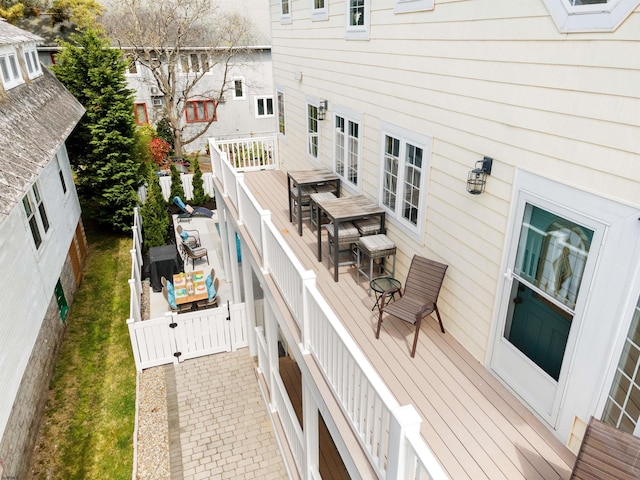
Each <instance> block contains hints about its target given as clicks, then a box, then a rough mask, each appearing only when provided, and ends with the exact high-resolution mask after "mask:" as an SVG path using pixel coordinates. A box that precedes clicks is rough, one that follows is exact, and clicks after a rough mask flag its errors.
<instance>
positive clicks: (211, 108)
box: [184, 100, 218, 123]
mask: <svg viewBox="0 0 640 480" xmlns="http://www.w3.org/2000/svg"><path fill="white" fill-rule="evenodd" d="M184 111H185V112H186V115H187V122H189V123H192V122H208V121H211V120H213V121H214V122H215V121H216V120H218V116H217V114H216V112H215V103H214V101H213V100H189V101H187V102H186V106H185V108H184Z"/></svg>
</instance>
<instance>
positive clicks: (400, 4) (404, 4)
mask: <svg viewBox="0 0 640 480" xmlns="http://www.w3.org/2000/svg"><path fill="white" fill-rule="evenodd" d="M434 3H435V2H434V0H396V7H395V8H394V10H393V13H410V12H423V11H425V10H433V6H434V5H433V4H434Z"/></svg>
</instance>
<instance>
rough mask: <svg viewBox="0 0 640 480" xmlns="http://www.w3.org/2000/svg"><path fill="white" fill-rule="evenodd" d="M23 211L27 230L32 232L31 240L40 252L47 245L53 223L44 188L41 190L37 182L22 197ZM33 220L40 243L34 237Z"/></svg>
mask: <svg viewBox="0 0 640 480" xmlns="http://www.w3.org/2000/svg"><path fill="white" fill-rule="evenodd" d="M25 200H26V203H28V204H29V209H30V210H31V212H28V211H27V209H26V205H25ZM22 211H23V212H24V215H25V219H26V225H27V229H28V230H29V232H31V239H32V240H33V244H34V246H35V247H36V250H38V251H39V250H40V249H41V248H42V247H43V245H44V244H45V243H46V239H47V238H48V237H49V232H50V231H51V222H50V221H49V216H48V215H47V209H46V208H45V205H44V199H43V198H42V188H40V186H39V185H38V183H37V182H36V183H34V184H33V185H32V186H31V188H30V189H29V191H28V192H27V193H26V194H25V195H24V196H23V197H22ZM43 212H44V219H43ZM32 219H33V220H34V223H35V225H34V228H35V229H36V231H37V233H38V237H39V241H40V243H38V242H37V241H36V239H35V237H34V232H33V230H32V224H31V220H32Z"/></svg>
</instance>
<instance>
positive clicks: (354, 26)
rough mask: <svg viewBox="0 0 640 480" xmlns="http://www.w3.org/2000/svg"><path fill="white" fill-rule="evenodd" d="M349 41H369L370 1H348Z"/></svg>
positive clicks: (347, 34) (347, 33)
mask: <svg viewBox="0 0 640 480" xmlns="http://www.w3.org/2000/svg"><path fill="white" fill-rule="evenodd" d="M345 3H346V5H347V12H346V17H347V31H346V38H347V39H360V40H368V39H369V16H370V0H348V1H347V2H345Z"/></svg>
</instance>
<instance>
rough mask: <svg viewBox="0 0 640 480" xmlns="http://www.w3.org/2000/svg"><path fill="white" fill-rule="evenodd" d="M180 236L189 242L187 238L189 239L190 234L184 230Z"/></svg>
mask: <svg viewBox="0 0 640 480" xmlns="http://www.w3.org/2000/svg"><path fill="white" fill-rule="evenodd" d="M180 236H181V237H182V240H184V241H185V242H186V241H187V238H189V234H188V233H187V232H185V231H184V230H183V231H182V232H180Z"/></svg>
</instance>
